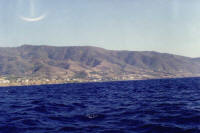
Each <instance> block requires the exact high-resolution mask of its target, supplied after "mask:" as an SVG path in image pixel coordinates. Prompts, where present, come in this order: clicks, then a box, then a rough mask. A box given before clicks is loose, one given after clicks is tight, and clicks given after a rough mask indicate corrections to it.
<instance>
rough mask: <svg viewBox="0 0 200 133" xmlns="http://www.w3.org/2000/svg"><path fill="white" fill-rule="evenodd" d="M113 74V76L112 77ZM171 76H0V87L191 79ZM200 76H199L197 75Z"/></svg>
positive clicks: (160, 74)
mask: <svg viewBox="0 0 200 133" xmlns="http://www.w3.org/2000/svg"><path fill="white" fill-rule="evenodd" d="M112 74H113V75H112ZM185 75H187V74H184V75H172V74H169V73H161V72H160V73H155V72H152V73H150V72H148V73H147V72H144V73H141V72H138V73H127V72H123V73H119V74H118V75H116V74H114V73H112V71H111V72H110V73H105V72H89V73H87V72H85V71H80V72H78V73H75V74H74V75H71V74H69V75H66V77H15V76H10V77H6V76H1V77H0V86H26V85H43V84H63V83H81V82H106V81H125V80H146V79H159V78H161V79H162V78H176V77H192V75H190V74H188V75H187V76H185ZM199 76H200V75H199Z"/></svg>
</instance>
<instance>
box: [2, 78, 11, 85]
mask: <svg viewBox="0 0 200 133" xmlns="http://www.w3.org/2000/svg"><path fill="white" fill-rule="evenodd" d="M9 83H10V81H9V80H7V79H4V78H0V84H9Z"/></svg>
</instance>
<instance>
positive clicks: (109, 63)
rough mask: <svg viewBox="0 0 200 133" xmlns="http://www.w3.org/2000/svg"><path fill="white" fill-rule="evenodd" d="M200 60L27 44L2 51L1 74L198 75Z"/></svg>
mask: <svg viewBox="0 0 200 133" xmlns="http://www.w3.org/2000/svg"><path fill="white" fill-rule="evenodd" d="M199 68H200V60H198V59H193V58H188V57H183V56H177V55H172V54H166V53H158V52H149V51H144V52H137V51H112V50H106V49H102V48H98V47H90V46H82V47H81V46H72V47H53V46H31V45H23V46H21V47H16V48H0V75H4V76H13V75H14V76H20V77H24V76H29V77H30V76H33V77H66V76H71V77H73V76H74V75H75V74H76V73H78V72H80V71H84V72H86V73H98V74H99V75H101V74H100V73H104V75H103V76H105V77H109V76H110V77H113V76H115V77H116V76H118V75H121V74H130V73H132V74H134V73H135V74H137V75H140V74H141V75H142V74H143V75H147V76H148V75H150V77H158V78H159V77H162V76H161V75H163V74H164V75H166V74H167V75H168V76H169V77H170V75H171V76H172V77H173V76H174V77H176V76H184V77H185V76H198V75H199V74H200V69H199Z"/></svg>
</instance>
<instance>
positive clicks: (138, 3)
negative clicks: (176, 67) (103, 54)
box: [0, 0, 200, 57]
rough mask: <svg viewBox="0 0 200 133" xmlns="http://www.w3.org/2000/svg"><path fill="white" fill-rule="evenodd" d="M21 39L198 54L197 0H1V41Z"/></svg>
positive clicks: (199, 7) (199, 20) (15, 42)
mask: <svg viewBox="0 0 200 133" xmlns="http://www.w3.org/2000/svg"><path fill="white" fill-rule="evenodd" d="M30 3H32V4H30ZM43 14H45V15H46V17H45V18H44V19H43V20H41V21H37V22H27V21H24V20H22V19H20V16H23V17H39V16H41V15H43ZM22 44H33V45H56V46H72V45H92V46H97V47H103V48H107V49H114V50H134V51H152V50H153V51H158V52H167V53H174V54H178V55H185V56H190V57H200V0H0V46H20V45H22Z"/></svg>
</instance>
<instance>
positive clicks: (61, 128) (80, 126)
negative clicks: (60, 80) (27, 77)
mask: <svg viewBox="0 0 200 133" xmlns="http://www.w3.org/2000/svg"><path fill="white" fill-rule="evenodd" d="M0 133H200V78H182V79H155V80H140V81H118V82H102V83H70V84H60V85H41V86H22V87H1V88H0Z"/></svg>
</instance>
